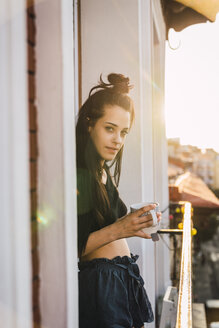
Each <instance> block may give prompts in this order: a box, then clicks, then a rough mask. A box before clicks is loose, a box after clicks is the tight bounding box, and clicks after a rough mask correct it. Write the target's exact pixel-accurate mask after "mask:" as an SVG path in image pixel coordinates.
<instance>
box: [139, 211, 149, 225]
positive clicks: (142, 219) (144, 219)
mask: <svg viewBox="0 0 219 328" xmlns="http://www.w3.org/2000/svg"><path fill="white" fill-rule="evenodd" d="M144 223H149V225H152V224H153V218H152V215H151V214H148V215H145V216H141V217H139V218H138V221H137V224H144Z"/></svg>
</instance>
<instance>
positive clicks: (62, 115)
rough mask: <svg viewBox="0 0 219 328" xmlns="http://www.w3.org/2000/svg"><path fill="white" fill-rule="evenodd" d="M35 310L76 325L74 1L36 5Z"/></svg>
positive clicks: (55, 322) (51, 321)
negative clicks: (37, 304) (37, 295)
mask: <svg viewBox="0 0 219 328" xmlns="http://www.w3.org/2000/svg"><path fill="white" fill-rule="evenodd" d="M36 24H37V38H36V56H37V81H36V82H37V85H36V88H37V104H38V127H39V129H38V148H39V158H38V223H39V228H38V229H39V254H40V281H41V284H40V313H41V323H42V326H45V327H53V328H60V327H78V321H77V317H78V308H77V298H78V297H77V294H78V291H77V235H76V231H77V229H76V222H77V220H76V211H75V209H76V187H75V186H76V178H75V165H74V163H75V151H74V147H75V146H74V116H75V115H74V84H73V76H74V71H73V4H72V2H71V1H64V0H63V1H59V0H48V1H39V2H38V3H37V4H36Z"/></svg>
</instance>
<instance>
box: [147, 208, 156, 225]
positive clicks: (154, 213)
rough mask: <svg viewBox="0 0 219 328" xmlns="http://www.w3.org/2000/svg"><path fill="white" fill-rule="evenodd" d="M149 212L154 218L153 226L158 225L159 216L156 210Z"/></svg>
mask: <svg viewBox="0 0 219 328" xmlns="http://www.w3.org/2000/svg"><path fill="white" fill-rule="evenodd" d="M149 212H150V214H151V216H152V218H153V226H155V225H157V214H156V212H155V210H150V211H149Z"/></svg>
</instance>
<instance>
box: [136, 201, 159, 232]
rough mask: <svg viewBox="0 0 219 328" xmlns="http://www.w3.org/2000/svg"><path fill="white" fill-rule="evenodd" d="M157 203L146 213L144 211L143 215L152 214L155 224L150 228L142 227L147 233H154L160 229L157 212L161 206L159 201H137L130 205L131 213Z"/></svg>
mask: <svg viewBox="0 0 219 328" xmlns="http://www.w3.org/2000/svg"><path fill="white" fill-rule="evenodd" d="M152 204H155V205H156V207H155V208H154V209H153V210H149V211H147V212H145V213H143V214H142V215H141V216H147V215H149V214H151V216H152V219H153V225H152V226H150V227H148V228H144V229H142V231H144V232H145V233H147V234H149V235H151V234H153V233H156V232H157V230H158V229H159V222H157V214H156V213H157V212H159V211H160V207H159V203H157V202H143V203H137V204H133V205H131V206H130V210H131V213H133V212H135V211H137V210H139V209H140V208H142V207H144V206H148V205H152Z"/></svg>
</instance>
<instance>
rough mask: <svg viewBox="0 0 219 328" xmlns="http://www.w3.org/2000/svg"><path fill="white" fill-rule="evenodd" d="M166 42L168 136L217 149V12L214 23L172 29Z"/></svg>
mask: <svg viewBox="0 0 219 328" xmlns="http://www.w3.org/2000/svg"><path fill="white" fill-rule="evenodd" d="M170 44H171V45H172V47H177V46H178V45H179V47H178V49H177V50H171V48H170V47H169V45H168V44H166V73H165V75H166V77H165V116H166V135H167V137H168V138H175V137H179V138H180V142H181V144H191V145H194V146H198V147H200V148H203V149H204V148H213V149H215V150H216V151H217V152H219V14H218V15H217V19H216V21H215V22H214V23H210V22H207V23H203V24H197V25H192V26H190V27H187V28H186V29H184V30H183V31H182V32H175V31H172V33H171V35H170Z"/></svg>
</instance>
